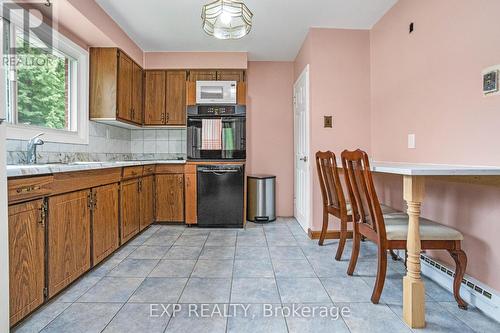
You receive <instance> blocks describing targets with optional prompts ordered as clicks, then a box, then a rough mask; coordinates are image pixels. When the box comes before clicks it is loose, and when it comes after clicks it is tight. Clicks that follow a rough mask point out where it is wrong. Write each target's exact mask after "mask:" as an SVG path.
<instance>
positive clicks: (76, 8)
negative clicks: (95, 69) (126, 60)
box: [42, 0, 143, 65]
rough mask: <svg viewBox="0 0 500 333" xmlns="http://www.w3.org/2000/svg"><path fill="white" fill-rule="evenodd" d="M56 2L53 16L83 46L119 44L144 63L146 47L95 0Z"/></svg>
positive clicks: (138, 61) (112, 45)
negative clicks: (135, 41)
mask: <svg viewBox="0 0 500 333" xmlns="http://www.w3.org/2000/svg"><path fill="white" fill-rule="evenodd" d="M52 4H53V20H54V22H55V23H56V24H57V28H58V30H59V32H60V33H61V34H63V35H65V36H66V37H68V38H70V39H71V40H73V41H74V42H75V43H77V44H78V45H80V46H81V47H83V48H88V47H91V46H94V47H119V48H121V49H122V50H124V51H125V52H126V53H127V54H128V55H130V56H131V57H132V58H133V59H134V60H135V61H136V62H137V63H139V64H141V65H142V64H143V52H142V50H141V49H140V48H139V47H138V46H137V44H135V43H134V41H132V39H130V37H129V36H128V35H127V34H126V33H125V32H124V31H123V30H122V29H121V28H120V27H119V26H118V24H117V23H116V22H115V21H113V19H111V17H110V16H109V15H108V14H106V12H104V10H102V8H101V7H100V6H99V5H98V4H97V3H96V2H95V1H94V0H58V1H53V2H52ZM42 9H43V6H42Z"/></svg>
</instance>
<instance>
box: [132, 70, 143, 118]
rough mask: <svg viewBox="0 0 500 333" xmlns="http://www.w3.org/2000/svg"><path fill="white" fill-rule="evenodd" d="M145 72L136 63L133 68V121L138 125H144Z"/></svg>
mask: <svg viewBox="0 0 500 333" xmlns="http://www.w3.org/2000/svg"><path fill="white" fill-rule="evenodd" d="M143 79H144V71H143V70H142V68H141V67H140V66H139V65H137V64H136V63H135V62H134V64H133V67H132V121H133V122H135V123H137V124H142V123H143V117H144V110H143V107H142V104H143V102H144V99H143V90H144V89H143Z"/></svg>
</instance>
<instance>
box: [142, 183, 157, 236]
mask: <svg viewBox="0 0 500 333" xmlns="http://www.w3.org/2000/svg"><path fill="white" fill-rule="evenodd" d="M153 185H154V176H147V177H144V178H142V182H141V230H142V229H144V228H146V227H147V226H149V225H150V224H151V223H153V220H154V218H155V216H154V204H155V203H154V192H153V190H154V186H153Z"/></svg>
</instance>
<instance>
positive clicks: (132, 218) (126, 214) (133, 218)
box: [120, 178, 141, 244]
mask: <svg viewBox="0 0 500 333" xmlns="http://www.w3.org/2000/svg"><path fill="white" fill-rule="evenodd" d="M120 186H121V192H120V194H121V198H120V199H121V200H120V211H121V214H120V215H121V243H122V244H123V243H125V242H126V241H128V240H129V239H130V238H132V237H133V236H135V235H136V234H137V233H139V230H140V224H141V222H140V221H141V211H140V210H141V202H140V195H139V191H140V187H139V178H135V179H130V180H126V181H123V182H122V183H121V185H120Z"/></svg>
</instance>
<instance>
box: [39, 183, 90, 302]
mask: <svg viewBox="0 0 500 333" xmlns="http://www.w3.org/2000/svg"><path fill="white" fill-rule="evenodd" d="M89 199H90V191H89V190H84V191H78V192H73V193H69V194H62V195H58V196H54V197H50V198H49V199H48V200H49V206H48V209H49V218H48V277H49V283H48V285H49V297H52V296H54V295H55V294H57V293H58V292H59V291H61V290H62V289H63V288H64V287H66V286H67V285H69V284H70V283H71V282H73V281H74V280H76V279H77V278H78V277H79V276H80V275H82V274H83V273H84V272H86V271H87V270H88V269H89V268H90V208H89V201H90V200H89Z"/></svg>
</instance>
